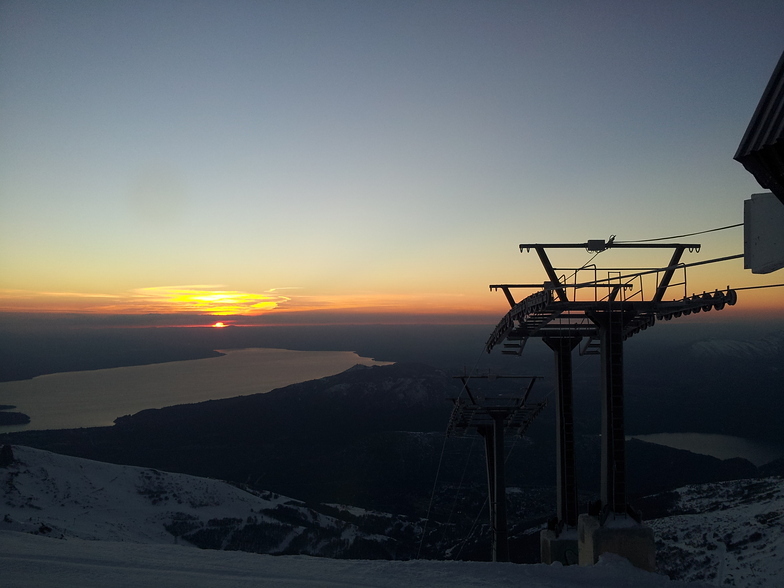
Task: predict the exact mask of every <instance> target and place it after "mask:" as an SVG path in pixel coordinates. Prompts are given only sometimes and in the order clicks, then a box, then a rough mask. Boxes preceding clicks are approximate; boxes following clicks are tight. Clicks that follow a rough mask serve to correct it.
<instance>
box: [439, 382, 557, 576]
mask: <svg viewBox="0 0 784 588" xmlns="http://www.w3.org/2000/svg"><path fill="white" fill-rule="evenodd" d="M458 377H459V378H460V380H462V382H463V390H464V391H465V392H466V396H467V399H464V398H463V397H462V393H461V395H460V396H459V397H458V398H455V399H453V402H454V408H453V409H452V415H451V417H450V419H449V426H448V427H447V436H448V437H449V436H454V437H460V436H463V435H465V434H466V433H468V432H470V431H476V432H477V433H479V435H480V436H482V437H483V438H484V441H485V460H486V463H487V488H488V504H489V505H490V528H491V535H492V543H491V545H492V547H491V558H492V561H509V543H508V532H507V523H506V477H505V474H504V472H505V468H504V460H505V456H504V436H505V434H506V433H507V432H512V433H514V434H516V435H518V436H522V435H523V434H524V433H525V431H526V429H528V426H529V425H530V424H531V423H532V422H533V420H534V419H535V418H536V417H537V416H538V415H539V413H541V412H542V411H543V410H544V408H545V406H547V401H544V400H543V401H540V402H531V403H529V402H528V397H529V395H530V394H531V389H532V388H533V386H534V383H535V382H536V380H537V378H538V376H507V375H490V374H488V375H486V376H481V375H480V376H471V380H476V379H487V380H499V379H523V380H528V384H527V386H525V390H524V391H523V392H522V393H516V392H512V393H509V392H508V391H506V392H504V391H501V392H498V391H497V390H495V391H494V393H492V394H485V395H484V396H479V395H477V394H475V393H473V392H472V391H471V389H470V388H469V386H468V380H469V378H468V377H467V376H458Z"/></svg>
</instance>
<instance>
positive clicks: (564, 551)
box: [539, 529, 579, 566]
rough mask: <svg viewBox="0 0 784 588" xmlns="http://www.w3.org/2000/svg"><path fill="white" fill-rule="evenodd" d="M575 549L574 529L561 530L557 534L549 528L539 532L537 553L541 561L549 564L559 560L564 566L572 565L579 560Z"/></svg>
mask: <svg viewBox="0 0 784 588" xmlns="http://www.w3.org/2000/svg"><path fill="white" fill-rule="evenodd" d="M577 549H578V547H577V530H575V529H569V530H564V531H561V533H560V534H558V535H556V533H555V531H551V530H549V529H545V530H543V531H542V532H540V533H539V554H540V556H541V559H542V563H545V564H551V563H555V562H557V561H559V562H561V563H562V564H563V565H565V566H568V565H574V564H576V563H578V562H579V556H578V551H577Z"/></svg>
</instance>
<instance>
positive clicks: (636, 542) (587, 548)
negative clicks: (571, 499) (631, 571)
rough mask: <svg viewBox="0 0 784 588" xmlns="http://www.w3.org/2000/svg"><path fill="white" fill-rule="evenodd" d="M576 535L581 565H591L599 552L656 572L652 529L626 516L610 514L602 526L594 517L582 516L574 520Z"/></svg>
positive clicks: (597, 559)
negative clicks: (617, 556)
mask: <svg viewBox="0 0 784 588" xmlns="http://www.w3.org/2000/svg"><path fill="white" fill-rule="evenodd" d="M577 535H578V548H577V550H578V553H579V560H580V565H581V566H590V565H593V564H595V563H596V562H597V561H599V556H600V555H601V554H603V553H615V554H616V555H620V556H621V557H625V558H626V559H628V560H629V561H630V562H631V563H632V564H633V565H634V566H636V567H638V568H642V569H643V570H648V571H649V572H653V571H655V569H656V543H655V540H654V538H653V529H651V528H650V527H647V526H645V525H643V524H641V523H638V522H637V521H635V520H634V519H632V518H631V517H630V516H628V515H619V514H612V513H611V514H610V515H609V517H608V518H607V520H606V521H604V524H603V525H602V524H600V523H599V519H598V518H597V517H595V516H592V515H587V514H582V515H580V517H579V519H578V521H577Z"/></svg>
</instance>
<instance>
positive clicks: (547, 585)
mask: <svg viewBox="0 0 784 588" xmlns="http://www.w3.org/2000/svg"><path fill="white" fill-rule="evenodd" d="M0 570H2V572H1V574H2V575H1V576H0V578H2V586H3V587H4V588H30V587H35V588H70V587H78V588H106V587H107V586H111V587H112V588H147V587H149V586H155V587H156V588H223V587H227V588H228V587H231V588H245V587H247V588H251V587H253V588H257V587H259V586H265V587H267V586H275V587H277V586H281V587H284V586H285V587H286V588H314V587H321V586H329V587H331V588H365V587H367V588H400V586H406V587H407V588H505V587H509V588H511V587H515V588H519V587H520V586H525V587H526V588H576V587H580V588H679V587H683V586H686V585H685V584H683V583H681V582H673V581H670V580H668V579H667V578H666V577H665V576H661V575H657V574H651V573H649V572H644V571H642V570H639V569H637V568H634V567H632V565H631V564H630V563H629V562H627V561H626V560H624V559H622V558H618V557H613V556H609V557H606V558H604V559H603V560H601V561H600V562H599V563H598V564H597V565H595V566H591V567H578V566H571V567H562V566H559V565H553V566H547V565H541V564H540V565H517V564H498V563H478V562H444V561H425V560H417V561H378V560H376V561H368V560H365V561H358V560H335V559H327V558H316V557H307V556H282V557H272V556H269V555H258V554H253V553H242V552H226V551H209V550H207V551H202V550H196V549H188V548H185V547H182V546H179V545H145V544H130V543H117V542H109V541H83V540H79V539H69V540H67V541H58V540H56V539H52V538H49V537H40V536H34V535H29V534H24V533H15V532H8V531H0ZM689 586H690V587H691V588H707V586H708V585H706V584H689Z"/></svg>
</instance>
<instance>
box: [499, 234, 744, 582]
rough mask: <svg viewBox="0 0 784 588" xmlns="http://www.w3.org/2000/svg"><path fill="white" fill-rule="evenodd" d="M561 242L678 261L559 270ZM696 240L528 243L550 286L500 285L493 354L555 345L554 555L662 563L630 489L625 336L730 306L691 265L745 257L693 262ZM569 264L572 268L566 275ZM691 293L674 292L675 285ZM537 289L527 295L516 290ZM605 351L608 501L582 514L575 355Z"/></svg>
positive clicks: (544, 547) (547, 559) (548, 557)
mask: <svg viewBox="0 0 784 588" xmlns="http://www.w3.org/2000/svg"><path fill="white" fill-rule="evenodd" d="M552 249H585V250H587V251H588V252H593V253H595V254H598V253H601V252H603V251H606V250H608V249H635V250H641V249H662V250H669V251H670V252H671V255H670V260H669V263H668V264H667V265H666V266H663V267H658V268H602V269H600V268H598V267H597V266H595V265H593V264H591V265H588V264H586V265H584V266H582V267H577V268H556V267H554V266H553V264H552V263H551V261H550V257H549V255H548V251H549V250H552ZM699 249H700V245H699V244H694V243H688V244H683V243H650V242H639V243H629V242H624V243H616V242H615V240H614V237H611V238H610V239H609V240H608V241H604V240H590V241H588V242H586V243H553V244H540V243H531V244H522V245H520V251H521V252H530V251H531V250H533V251H535V252H536V254H537V255H538V256H539V259H540V261H541V263H542V267H543V269H544V271H545V274H546V275H547V281H546V282H544V284H542V283H541V282H540V283H538V284H497V285H491V286H490V289H491V290H495V291H498V290H500V291H502V292H503V293H504V295H505V296H506V299H507V301H508V302H509V305H510V307H511V308H510V310H509V312H507V313H506V315H504V317H503V318H502V319H501V320H500V321H499V323H498V325H497V326H496V327H495V329H494V330H493V332H492V334H491V335H490V337H489V338H488V340H487V342H486V344H485V350H486V351H487V352H488V353H490V352H491V351H492V350H493V349H494V348H496V347H497V346H499V345H500V346H501V347H502V353H504V354H507V355H521V354H522V352H523V349H524V348H525V345H526V343H527V342H528V340H529V339H531V338H540V339H542V340H543V342H544V343H545V344H546V345H547V346H548V347H550V349H552V350H553V352H554V356H555V367H556V370H555V371H556V389H557V391H556V394H555V402H556V406H555V409H556V472H557V474H556V476H557V479H556V487H557V509H556V510H557V512H556V519H557V522H556V524H555V528H551V529H548V530H546V531H542V535H541V555H542V561H543V562H544V563H553V562H555V561H560V562H562V563H564V564H571V563H577V562H578V561H579V563H580V564H583V565H589V564H592V563H595V562H596V561H598V557H599V555H601V553H604V552H608V551H609V552H613V553H617V554H619V555H622V556H624V557H626V558H627V559H629V560H630V561H631V562H632V563H633V564H635V565H636V566H638V567H641V568H644V569H651V570H652V569H653V568H654V565H655V562H654V558H655V546H654V540H653V532H652V531H651V530H650V528H649V527H646V526H645V525H643V524H642V521H641V520H640V517H639V516H638V515H637V514H636V512H635V511H634V510H633V509H631V508H630V506H629V504H628V501H627V493H626V453H625V442H626V439H625V432H624V404H623V403H624V379H623V343H624V341H625V340H626V339H628V338H629V337H631V336H633V335H635V334H637V333H639V332H641V331H643V330H645V329H648V328H650V327H652V326H653V325H654V324H655V323H656V321H657V320H671V319H673V318H677V317H681V316H685V315H689V314H691V313H699V312H707V311H710V310H714V309H715V310H721V309H723V308H724V307H725V305H733V304H735V302H736V301H737V295H736V293H735V291H734V290H731V289H730V288H729V286H728V287H727V289H726V290H724V291H721V290H716V291H714V292H712V293H708V292H703V293H702V294H692V295H688V294H687V293H686V292H687V282H686V269H687V268H688V267H692V266H695V265H703V264H706V263H714V262H717V261H724V260H726V259H734V258H736V257H739V256H730V257H726V258H719V259H712V260H708V261H701V262H695V263H691V264H686V263H683V262H682V261H681V260H682V257H683V255H684V253H686V252H689V251H699ZM564 272H566V273H564ZM675 288H677V289H678V291H679V292H683V294H682V295H681V296H680V297H679V298H675V299H667V293H668V291H670V289H675ZM518 289H536V290H537V291H536V292H534V293H533V294H530V295H528V296H526V297H524V298H522V299H521V300H517V299H516V298H515V296H514V293H513V291H514V290H518ZM576 348H577V349H579V353H580V354H581V355H598V356H599V357H600V369H601V384H600V386H601V401H602V403H601V414H602V424H601V502H600V506H599V508H598V509H596V511H595V512H592V513H589V514H582V515H579V513H578V499H577V482H576V476H575V442H574V413H573V402H572V394H573V391H572V355H573V351H574V349H576Z"/></svg>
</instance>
